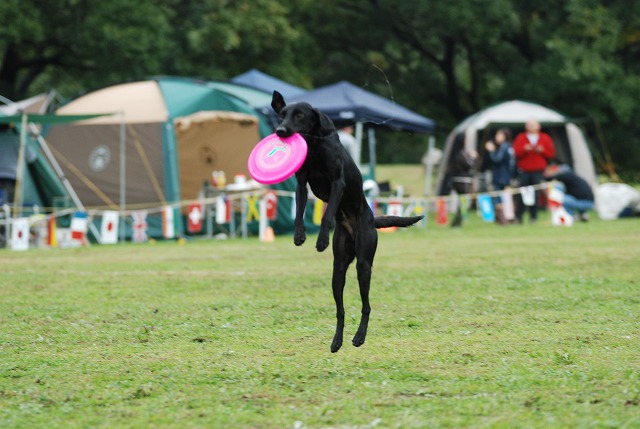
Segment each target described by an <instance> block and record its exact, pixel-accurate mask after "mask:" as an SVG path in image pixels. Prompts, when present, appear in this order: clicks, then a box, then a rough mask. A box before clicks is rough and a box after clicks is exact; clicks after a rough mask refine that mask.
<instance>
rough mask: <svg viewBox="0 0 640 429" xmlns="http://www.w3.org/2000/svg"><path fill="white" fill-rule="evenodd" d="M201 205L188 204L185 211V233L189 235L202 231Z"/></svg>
mask: <svg viewBox="0 0 640 429" xmlns="http://www.w3.org/2000/svg"><path fill="white" fill-rule="evenodd" d="M202 218H203V212H202V203H193V204H189V208H188V210H187V231H188V232H190V233H191V234H194V233H198V232H200V231H202Z"/></svg>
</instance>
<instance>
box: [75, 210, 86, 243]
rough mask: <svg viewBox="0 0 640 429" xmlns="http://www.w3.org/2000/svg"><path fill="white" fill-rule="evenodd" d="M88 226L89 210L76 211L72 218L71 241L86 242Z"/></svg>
mask: <svg viewBox="0 0 640 429" xmlns="http://www.w3.org/2000/svg"><path fill="white" fill-rule="evenodd" d="M88 226H89V215H88V214H87V212H75V213H74V214H73V217H72V218H71V243H73V244H75V245H78V244H80V245H83V244H85V238H86V235H87V227H88Z"/></svg>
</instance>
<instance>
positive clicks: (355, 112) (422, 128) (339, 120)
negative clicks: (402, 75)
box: [283, 81, 435, 133]
mask: <svg viewBox="0 0 640 429" xmlns="http://www.w3.org/2000/svg"><path fill="white" fill-rule="evenodd" d="M283 95H284V94H283ZM285 101H286V102H287V103H297V102H300V101H305V102H307V103H309V104H311V105H312V106H313V107H315V108H316V109H318V110H320V111H321V112H323V113H325V114H326V115H327V116H329V117H330V118H331V119H332V120H333V121H334V122H336V124H337V125H338V126H340V125H341V124H347V123H348V124H354V123H357V122H362V123H367V124H369V125H374V126H384V127H388V128H394V129H400V130H404V131H413V132H420V133H432V132H433V131H434V130H435V122H434V121H433V120H432V119H429V118H427V117H424V116H422V115H419V114H417V113H415V112H412V111H411V110H409V109H407V108H405V107H402V106H400V105H399V104H396V103H395V102H393V101H391V100H389V99H387V98H384V97H381V96H379V95H376V94H373V93H371V92H369V91H365V90H364V89H362V88H360V87H358V86H355V85H353V84H351V83H349V82H345V81H342V82H338V83H334V84H332V85H327V86H323V87H321V88H317V89H314V90H313V91H309V92H306V93H304V94H301V95H298V96H295V97H287V96H285Z"/></svg>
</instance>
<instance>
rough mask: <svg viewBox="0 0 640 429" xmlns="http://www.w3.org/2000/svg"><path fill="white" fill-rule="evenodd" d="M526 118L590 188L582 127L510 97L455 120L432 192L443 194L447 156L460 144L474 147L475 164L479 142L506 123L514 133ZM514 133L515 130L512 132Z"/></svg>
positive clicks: (589, 164) (481, 147)
mask: <svg viewBox="0 0 640 429" xmlns="http://www.w3.org/2000/svg"><path fill="white" fill-rule="evenodd" d="M529 119H537V120H538V121H539V122H540V123H541V125H542V129H543V131H545V132H547V133H549V134H550V135H551V137H552V138H553V140H554V143H555V145H556V159H557V160H558V161H559V162H562V163H566V164H568V165H570V166H571V167H572V168H573V169H574V171H575V172H576V173H577V174H578V175H580V176H582V177H583V178H584V179H585V180H586V181H587V182H588V183H589V184H590V185H591V187H592V188H595V186H596V184H597V179H596V173H595V167H594V164H593V158H592V156H591V153H590V151H589V147H588V145H587V141H586V138H585V136H584V133H583V132H582V130H581V129H580V128H579V127H578V126H577V125H576V124H575V123H573V122H571V120H570V119H569V118H567V117H566V116H564V115H562V114H561V113H558V112H557V111H555V110H552V109H549V108H547V107H544V106H541V105H539V104H535V103H531V102H527V101H521V100H512V101H506V102H503V103H499V104H495V105H492V106H489V107H487V108H485V109H483V110H480V111H479V112H477V113H475V114H473V115H471V116H469V117H468V118H466V119H465V120H464V121H462V122H461V123H460V124H458V125H457V126H456V127H455V128H454V129H453V131H451V133H450V134H449V136H448V137H447V140H446V142H445V146H444V157H443V161H442V163H441V164H440V165H441V166H440V170H439V172H438V178H437V182H436V194H437V195H445V194H448V193H449V190H450V177H449V175H448V172H447V167H448V165H449V160H450V159H451V157H452V156H453V154H454V153H455V152H456V151H457V150H459V149H460V148H461V147H462V146H464V148H465V149H466V150H469V151H471V150H476V151H478V161H477V168H478V169H480V167H481V165H482V160H483V158H484V156H485V152H484V145H483V144H482V143H483V142H485V141H487V140H489V139H490V138H492V137H493V135H494V133H495V131H496V130H497V129H498V128H501V127H506V128H510V129H512V130H513V131H514V133H517V132H520V131H522V130H523V127H524V123H525V122H526V121H527V120H529ZM514 135H515V134H514Z"/></svg>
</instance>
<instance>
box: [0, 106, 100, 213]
mask: <svg viewBox="0 0 640 429" xmlns="http://www.w3.org/2000/svg"><path fill="white" fill-rule="evenodd" d="M33 98H38V97H33ZM30 100H32V99H29V100H25V101H30ZM15 104H16V105H17V106H20V104H19V103H15ZM25 106H28V105H25ZM9 107H11V106H9ZM13 110H16V109H15V108H14V109H13ZM20 110H21V109H20ZM27 110H28V108H27ZM7 113H10V114H7ZM98 116H100V115H64V116H61V115H50V114H38V113H28V112H27V111H22V112H17V111H15V112H13V111H11V109H8V108H4V109H2V110H0V124H1V125H2V126H1V128H0V145H2V146H3V148H4V149H5V150H10V151H16V153H19V152H22V153H21V154H20V156H19V157H18V158H19V159H22V160H23V162H22V165H18V166H17V174H18V177H17V178H16V187H17V188H19V189H16V192H15V194H16V199H14V201H6V203H8V204H10V205H13V204H14V203H15V204H16V209H17V206H20V207H22V206H39V207H41V208H42V209H44V210H45V211H48V210H49V209H50V208H51V207H54V206H55V205H56V204H57V201H56V200H57V199H58V200H59V201H64V200H69V193H68V190H67V189H66V188H65V186H64V183H63V181H62V180H61V179H60V177H59V176H58V175H57V174H56V172H55V171H54V169H53V168H52V166H51V164H50V161H49V160H48V159H47V157H46V156H45V154H44V153H43V150H42V146H41V145H40V144H39V141H38V139H39V128H38V125H48V124H68V123H72V122H76V121H81V120H86V119H92V118H95V117H98ZM25 152H29V153H31V154H33V157H34V159H33V161H32V162H27V158H30V157H26V156H25V155H24V154H25ZM14 215H15V213H14Z"/></svg>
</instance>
